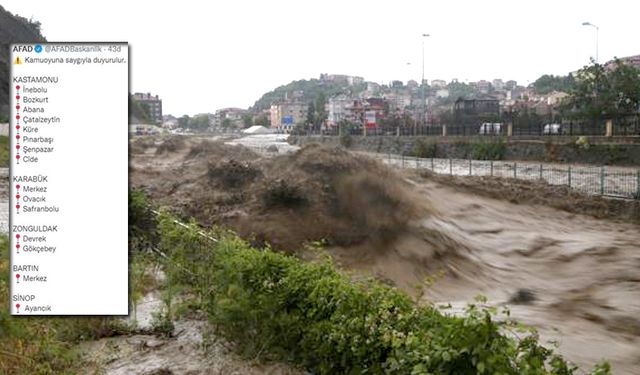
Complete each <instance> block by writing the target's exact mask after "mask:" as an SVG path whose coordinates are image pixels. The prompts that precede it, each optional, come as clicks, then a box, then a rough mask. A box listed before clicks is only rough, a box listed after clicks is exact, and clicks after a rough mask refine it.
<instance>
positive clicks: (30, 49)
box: [13, 44, 42, 53]
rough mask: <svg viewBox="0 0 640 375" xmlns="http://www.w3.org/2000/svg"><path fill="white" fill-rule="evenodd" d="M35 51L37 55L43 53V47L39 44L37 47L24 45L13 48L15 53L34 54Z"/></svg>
mask: <svg viewBox="0 0 640 375" xmlns="http://www.w3.org/2000/svg"><path fill="white" fill-rule="evenodd" d="M33 51H36V52H37V53H40V52H42V46H41V45H39V44H36V45H35V46H24V45H15V46H13V52H33Z"/></svg>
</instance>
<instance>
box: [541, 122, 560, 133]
mask: <svg viewBox="0 0 640 375" xmlns="http://www.w3.org/2000/svg"><path fill="white" fill-rule="evenodd" d="M562 133H563V131H562V125H560V124H546V125H545V126H544V127H543V128H542V134H543V135H557V134H562Z"/></svg>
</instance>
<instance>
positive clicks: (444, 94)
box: [436, 88, 449, 98]
mask: <svg viewBox="0 0 640 375" xmlns="http://www.w3.org/2000/svg"><path fill="white" fill-rule="evenodd" d="M436 97H437V98H448V97H449V89H445V88H441V89H439V90H436Z"/></svg>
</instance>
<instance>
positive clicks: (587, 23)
mask: <svg viewBox="0 0 640 375" xmlns="http://www.w3.org/2000/svg"><path fill="white" fill-rule="evenodd" d="M582 26H591V27H593V28H595V29H596V64H597V63H598V39H600V37H599V35H598V34H599V33H600V28H599V27H598V26H596V25H594V24H592V23H591V22H583V23H582Z"/></svg>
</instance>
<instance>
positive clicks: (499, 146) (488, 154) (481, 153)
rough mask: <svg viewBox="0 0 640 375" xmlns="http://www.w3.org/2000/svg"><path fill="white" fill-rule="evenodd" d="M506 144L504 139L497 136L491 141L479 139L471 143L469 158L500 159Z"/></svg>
mask: <svg viewBox="0 0 640 375" xmlns="http://www.w3.org/2000/svg"><path fill="white" fill-rule="evenodd" d="M506 150H507V145H506V143H505V141H504V139H502V138H499V139H497V140H495V141H494V140H491V141H480V142H475V143H473V149H472V152H471V158H472V159H476V160H502V159H503V158H504V153H505V151H506Z"/></svg>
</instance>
